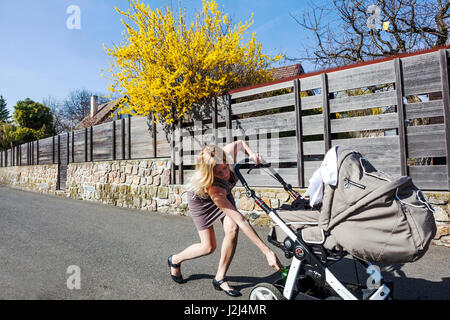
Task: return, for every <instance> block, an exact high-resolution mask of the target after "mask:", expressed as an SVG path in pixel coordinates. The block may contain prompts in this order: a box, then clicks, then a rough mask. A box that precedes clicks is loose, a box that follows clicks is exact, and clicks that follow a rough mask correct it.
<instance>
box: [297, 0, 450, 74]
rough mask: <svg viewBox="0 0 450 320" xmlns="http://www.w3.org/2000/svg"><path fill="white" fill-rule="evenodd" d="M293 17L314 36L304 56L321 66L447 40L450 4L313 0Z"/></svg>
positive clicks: (433, 0) (402, 0)
mask: <svg viewBox="0 0 450 320" xmlns="http://www.w3.org/2000/svg"><path fill="white" fill-rule="evenodd" d="M327 2H328V1H327ZM291 16H292V17H293V18H294V19H295V21H296V22H297V23H298V24H299V25H300V26H301V27H302V28H305V29H307V30H309V31H310V33H311V35H312V37H313V39H311V40H312V41H305V42H306V43H308V45H306V46H305V47H304V48H303V50H304V52H303V55H304V56H303V57H300V58H301V59H302V60H312V61H313V62H314V63H316V64H317V65H318V66H322V67H329V66H339V65H347V64H350V63H355V62H361V61H366V60H370V59H373V58H377V57H381V56H387V55H393V54H399V53H404V52H409V51H413V50H420V49H426V48H431V47H434V46H442V45H445V44H446V43H447V42H448V40H449V35H448V32H449V18H450V3H449V2H448V1H442V0H376V1H374V0H332V1H330V4H329V5H327V6H325V5H324V6H317V5H314V4H313V3H312V2H310V3H308V9H306V10H305V11H303V13H302V14H299V15H294V14H291ZM293 60H294V59H293Z"/></svg>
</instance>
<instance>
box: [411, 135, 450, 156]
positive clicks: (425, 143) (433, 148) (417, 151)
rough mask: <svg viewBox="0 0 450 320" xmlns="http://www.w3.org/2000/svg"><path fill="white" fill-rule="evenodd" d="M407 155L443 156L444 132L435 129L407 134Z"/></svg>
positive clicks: (444, 154)
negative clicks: (428, 131)
mask: <svg viewBox="0 0 450 320" xmlns="http://www.w3.org/2000/svg"><path fill="white" fill-rule="evenodd" d="M407 141H408V157H409V158H424V157H445V156H446V150H445V132H444V130H443V129H442V131H435V132H430V133H421V134H417V135H408V140H407Z"/></svg>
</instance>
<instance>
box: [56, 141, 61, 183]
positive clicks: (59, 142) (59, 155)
mask: <svg viewBox="0 0 450 320" xmlns="http://www.w3.org/2000/svg"><path fill="white" fill-rule="evenodd" d="M60 145H61V138H60V136H59V134H58V175H57V178H56V189H57V190H60V189H61V148H60Z"/></svg>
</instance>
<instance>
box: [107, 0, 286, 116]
mask: <svg viewBox="0 0 450 320" xmlns="http://www.w3.org/2000/svg"><path fill="white" fill-rule="evenodd" d="M128 2H129V4H130V8H129V9H128V11H127V12H124V11H121V10H119V9H118V8H116V10H117V11H118V12H119V13H120V14H121V15H123V16H125V17H126V18H128V20H129V21H125V20H124V19H122V23H123V24H124V26H125V28H126V30H125V32H124V33H123V36H124V38H125V42H124V43H121V44H120V45H115V46H114V47H113V48H106V47H105V50H106V52H107V54H108V55H109V56H110V57H112V62H111V66H110V68H109V71H110V72H111V77H110V79H111V80H112V84H110V86H109V90H110V91H112V92H114V93H116V94H117V93H118V94H120V95H122V96H124V97H123V98H121V100H120V102H119V104H118V113H119V114H134V115H139V116H147V115H149V114H150V113H152V112H153V113H154V114H155V116H156V119H157V120H162V121H165V122H166V123H167V124H171V123H173V122H174V121H175V120H176V119H178V118H181V117H183V116H184V115H189V113H190V112H191V111H192V109H193V108H196V107H198V106H199V105H202V104H203V105H205V103H206V102H208V101H210V99H212V98H213V97H215V96H218V95H221V94H223V93H224V92H226V91H227V90H230V89H233V88H237V87H242V86H246V85H252V84H256V83H261V82H265V81H269V80H270V79H271V73H270V72H269V71H268V67H269V66H270V65H271V64H272V63H273V62H275V61H277V60H279V59H280V58H281V57H282V56H280V55H278V56H275V57H272V58H271V57H269V56H267V55H264V54H263V53H262V51H261V43H258V42H257V41H256V35H255V34H254V33H253V34H252V35H251V36H250V39H249V40H248V42H247V43H245V44H244V43H243V38H244V35H245V34H246V32H247V30H248V28H249V27H250V26H251V24H252V23H253V15H252V17H251V18H250V20H249V21H247V22H245V23H241V22H240V23H238V24H233V23H232V22H231V19H230V18H229V17H228V15H227V14H225V13H224V12H223V11H220V10H219V9H218V6H217V3H216V2H215V1H213V0H210V1H206V0H203V6H202V10H201V12H199V13H197V14H196V16H195V19H193V21H192V22H190V23H187V22H186V21H185V16H184V15H183V14H182V13H181V10H180V13H178V14H175V13H174V12H173V10H172V9H171V8H170V7H166V8H165V10H163V11H161V10H159V9H156V10H151V9H150V7H149V6H148V5H145V4H144V3H142V2H140V1H139V0H128Z"/></svg>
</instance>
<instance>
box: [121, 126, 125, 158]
mask: <svg viewBox="0 0 450 320" xmlns="http://www.w3.org/2000/svg"><path fill="white" fill-rule="evenodd" d="M120 131H121V137H122V139H121V140H120V141H121V142H122V160H125V118H122V120H121V123H120Z"/></svg>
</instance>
